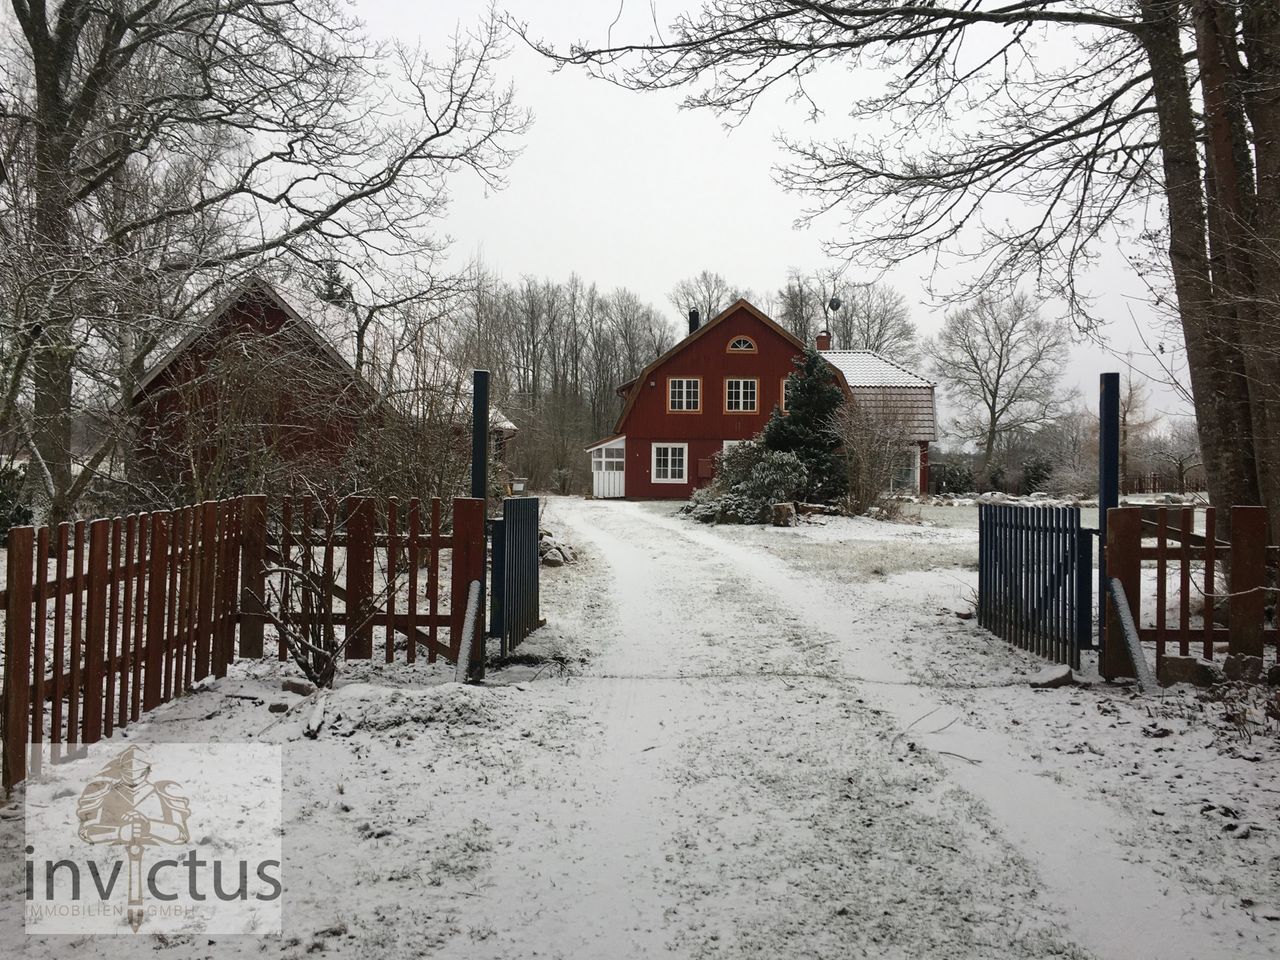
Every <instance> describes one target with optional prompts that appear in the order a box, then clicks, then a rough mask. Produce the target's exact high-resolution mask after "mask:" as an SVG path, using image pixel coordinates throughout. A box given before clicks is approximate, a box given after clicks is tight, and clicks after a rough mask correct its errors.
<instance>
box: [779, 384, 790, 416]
mask: <svg viewBox="0 0 1280 960" xmlns="http://www.w3.org/2000/svg"><path fill="white" fill-rule="evenodd" d="M790 379H791V378H790V377H783V378H782V389H781V392H780V393H779V396H780V397H782V402H781V403H780V404H779V406H780V407H781V408H782V412H783V413H788V412H789V411H790V410H791V401H790V400H789V399H788V398H787V381H788V380H790Z"/></svg>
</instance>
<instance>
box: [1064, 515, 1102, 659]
mask: <svg viewBox="0 0 1280 960" xmlns="http://www.w3.org/2000/svg"><path fill="white" fill-rule="evenodd" d="M1076 550H1077V551H1078V554H1079V558H1078V559H1077V561H1076V622H1075V651H1074V653H1073V656H1072V664H1071V665H1072V666H1073V667H1075V668H1077V669H1078V668H1079V666H1080V651H1081V650H1087V649H1089V648H1090V647H1092V646H1093V616H1092V614H1093V597H1092V596H1091V594H1092V587H1093V531H1092V530H1082V529H1077V530H1076ZM1104 572H1105V571H1104ZM1105 596H1106V594H1100V595H1099V601H1100V603H1099V606H1101V600H1102V598H1103V597H1105ZM1098 630H1099V631H1101V630H1102V622H1101V621H1099V623H1098Z"/></svg>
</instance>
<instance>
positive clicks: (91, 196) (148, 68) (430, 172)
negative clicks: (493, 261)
mask: <svg viewBox="0 0 1280 960" xmlns="http://www.w3.org/2000/svg"><path fill="white" fill-rule="evenodd" d="M10 2H11V5H12V8H13V10H14V13H15V14H16V19H17V26H18V29H16V30H13V31H6V32H5V33H4V34H3V35H2V36H0V88H2V89H3V90H4V91H5V94H4V99H3V101H0V145H3V146H0V150H3V151H4V152H3V156H4V165H3V168H0V185H3V186H4V188H5V191H4V195H3V199H2V200H0V236H4V237H5V238H6V239H8V238H10V237H18V238H20V239H22V240H23V242H24V247H25V249H24V256H23V257H21V258H20V259H18V260H14V259H9V260H7V261H6V262H5V267H6V269H7V270H14V271H16V276H14V277H11V278H9V280H8V282H7V283H6V286H7V287H8V288H9V289H10V290H13V291H17V293H16V295H13V294H11V295H10V296H9V298H8V305H9V307H10V310H11V313H10V320H9V322H10V323H11V325H12V328H13V331H14V334H15V343H14V347H13V349H11V350H10V351H9V352H8V354H7V356H6V358H5V360H6V363H7V365H8V368H7V369H6V370H5V371H4V372H5V376H6V385H7V386H8V387H9V388H10V390H9V394H10V395H11V396H12V397H14V398H16V397H17V396H18V394H19V393H21V392H22V391H24V390H25V391H27V392H29V394H30V398H31V403H30V409H31V411H32V416H31V424H30V431H29V432H30V447H31V450H32V454H33V459H34V460H36V461H37V462H38V463H40V464H41V465H42V468H43V475H44V477H45V479H46V483H45V487H46V493H47V495H48V500H49V514H50V516H52V517H54V518H55V519H60V518H62V517H65V516H66V515H67V514H68V512H69V511H70V509H71V507H72V505H73V501H74V492H75V491H74V488H73V484H72V461H71V423H72V420H73V419H74V416H75V413H76V410H77V407H78V405H79V400H80V397H79V395H78V394H79V391H80V389H81V388H80V384H79V382H78V373H79V370H80V368H81V367H82V366H83V363H82V361H83V360H84V359H85V357H86V354H85V349H84V347H85V344H86V343H87V342H88V340H89V337H90V333H91V332H92V331H93V330H94V329H97V328H100V327H102V326H106V325H113V324H117V323H119V322H121V321H123V320H126V319H128V318H129V317H131V316H132V312H131V311H132V307H133V302H132V301H131V300H130V299H128V298H124V297H120V296H108V297H106V298H104V297H103V291H104V289H105V290H107V291H108V292H112V291H115V290H118V289H129V283H128V282H126V281H130V280H132V279H133V278H146V277H152V278H155V279H156V280H157V281H158V285H159V287H160V288H162V290H163V291H164V294H165V295H164V296H163V297H160V298H153V299H152V300H151V302H150V304H149V306H150V309H149V310H148V313H149V314H150V315H151V316H154V317H155V318H156V321H157V323H156V326H158V327H159V328H160V331H161V334H160V336H159V337H158V338H157V342H161V341H163V340H165V339H166V338H168V339H172V333H171V331H172V330H173V327H174V326H175V319H178V320H180V319H181V317H182V316H184V315H185V314H186V313H187V312H189V310H190V308H191V305H192V304H195V303H199V302H200V301H201V300H202V299H203V298H204V297H205V294H206V293H207V292H208V291H209V290H210V289H211V288H212V287H214V286H217V285H218V284H220V283H221V282H223V280H224V279H225V277H224V274H225V273H226V272H227V271H228V270H236V269H246V268H251V267H253V266H254V265H257V264H259V263H260V262H261V261H262V260H263V259H264V258H267V257H277V258H280V257H284V258H290V259H292V260H294V261H295V262H297V263H304V264H319V263H323V262H328V261H333V260H354V259H358V258H359V257H360V256H362V255H364V254H367V253H368V252H369V251H372V250H376V251H377V259H378V260H379V262H387V261H388V260H393V259H397V258H407V259H415V258H426V259H431V258H432V257H434V256H435V255H436V254H437V253H438V252H439V249H440V244H439V241H438V240H436V239H435V238H434V237H433V236H432V235H431V233H430V229H429V228H430V225H431V223H432V222H433V221H434V220H435V218H437V217H438V216H439V215H440V213H441V212H442V210H443V207H444V204H445V202H446V201H447V198H448V183H449V180H450V178H451V177H452V176H453V175H454V174H455V173H458V172H460V171H469V172H471V173H474V174H475V175H477V176H479V177H480V178H481V179H482V180H483V181H485V182H486V183H488V184H490V185H495V186H496V185H500V184H501V182H502V174H503V170H504V168H505V166H506V165H507V163H509V161H510V159H511V157H512V144H511V138H512V137H513V136H515V135H518V134H519V133H520V132H522V131H523V129H524V128H525V125H526V123H527V117H526V116H525V114H523V113H522V112H520V111H519V110H518V109H517V108H516V107H515V103H514V97H513V94H512V91H511V90H510V89H509V88H504V87H503V86H501V85H500V84H499V83H498V82H497V79H496V76H495V72H494V71H495V65H496V63H497V61H498V60H499V59H500V58H501V57H502V55H503V48H502V44H501V42H500V27H499V24H498V22H497V20H496V18H495V17H494V16H492V15H491V16H489V17H488V18H487V19H486V20H484V21H482V22H481V24H480V25H479V27H478V28H477V29H476V30H474V31H472V32H464V31H459V32H458V34H457V35H455V36H454V37H453V38H452V41H451V43H450V48H449V50H448V51H447V52H446V53H445V54H444V56H443V57H441V58H439V59H435V58H432V57H430V56H428V55H426V54H425V53H423V52H421V51H417V50H413V49H409V48H405V47H379V46H377V45H374V44H371V43H369V42H367V41H365V40H364V39H363V36H362V32H361V29H360V25H359V24H358V23H357V22H355V21H353V20H352V19H351V17H350V16H349V15H348V14H347V12H346V10H345V8H344V7H343V6H342V5H341V4H339V3H337V2H336V0H121V2H118V3H113V4H109V5H101V4H94V3H90V2H88V0H63V2H61V3H60V4H58V5H57V7H56V8H54V7H50V6H47V5H46V4H45V3H43V2H39V3H37V2H32V0H10ZM175 180H176V181H179V182H182V183H185V184H187V185H188V189H186V190H185V192H184V191H177V190H166V189H159V188H160V187H161V186H163V185H164V184H166V183H169V182H171V181H175ZM113 190H116V191H122V192H123V196H122V197H116V198H115V200H114V202H112V203H105V202H104V201H105V200H106V199H107V198H108V195H109V193H110V192H111V191H113ZM108 211H109V213H110V216H108V215H107V212H108ZM157 238H159V240H161V241H162V242H157ZM135 286H136V284H135ZM175 291H177V292H180V294H181V295H180V296H177V297H175ZM135 299H136V298H135ZM175 299H176V300H177V301H178V303H177V305H176V307H175V304H174V300H175ZM104 303H105V304H107V305H110V306H112V307H113V309H114V305H115V304H116V303H120V304H122V305H123V306H125V307H127V308H129V309H127V310H126V311H124V312H123V313H122V312H120V311H116V312H114V313H112V312H108V311H104V310H103V309H102V307H103V305H104ZM149 339H150V337H149V335H148V331H145V330H144V332H143V335H142V336H140V337H137V338H134V344H135V346H138V345H142V346H146V344H147V341H148V340H149ZM153 346H154V344H153ZM146 355H147V351H146V350H143V351H142V353H141V356H142V357H144V358H145V356H146ZM129 363H130V364H131V365H134V366H136V365H137V363H138V360H137V358H136V357H134V358H130V360H129ZM14 384H17V385H18V388H17V389H16V390H14V389H12V386H13V385H14ZM14 409H16V406H15V404H13V403H12V402H10V403H9V405H8V408H7V409H6V410H0V416H3V417H6V418H7V417H8V416H10V415H11V412H12V411H13V410H14Z"/></svg>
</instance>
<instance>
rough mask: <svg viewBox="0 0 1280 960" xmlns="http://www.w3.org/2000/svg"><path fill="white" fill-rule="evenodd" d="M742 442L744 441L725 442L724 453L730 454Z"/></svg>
mask: <svg viewBox="0 0 1280 960" xmlns="http://www.w3.org/2000/svg"><path fill="white" fill-rule="evenodd" d="M742 442H743V441H741V440H726V441H724V446H723V447H722V448H721V449H722V450H723V452H725V453H728V452H729V451H730V450H732V449H733V448H734V447H736V446H737V445H738V444H740V443H742Z"/></svg>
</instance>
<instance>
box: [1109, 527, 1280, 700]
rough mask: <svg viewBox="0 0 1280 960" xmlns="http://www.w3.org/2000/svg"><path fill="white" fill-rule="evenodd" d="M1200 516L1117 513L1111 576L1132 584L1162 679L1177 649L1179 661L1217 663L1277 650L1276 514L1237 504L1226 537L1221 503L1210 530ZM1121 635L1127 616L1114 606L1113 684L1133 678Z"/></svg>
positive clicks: (1136, 613)
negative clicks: (1269, 617) (1271, 614)
mask: <svg viewBox="0 0 1280 960" xmlns="http://www.w3.org/2000/svg"><path fill="white" fill-rule="evenodd" d="M1195 520H1196V511H1195V510H1194V509H1192V508H1191V507H1182V508H1178V507H1160V508H1157V509H1155V510H1153V509H1152V508H1149V507H1148V508H1141V507H1118V508H1113V509H1112V510H1110V511H1109V512H1108V520H1107V576H1108V577H1109V578H1110V577H1115V578H1118V579H1119V580H1120V583H1121V584H1122V585H1123V587H1124V593H1125V595H1126V596H1127V597H1128V598H1129V604H1130V612H1131V614H1132V616H1133V619H1134V622H1135V623H1136V624H1137V627H1138V637H1139V639H1140V640H1141V641H1143V642H1144V643H1154V645H1155V661H1156V675H1157V676H1160V671H1161V665H1162V664H1163V662H1164V659H1165V657H1166V656H1168V655H1169V654H1170V648H1171V647H1174V646H1175V645H1176V651H1175V652H1176V654H1177V655H1178V656H1183V657H1185V656H1190V655H1192V654H1195V655H1197V656H1199V657H1201V658H1203V659H1205V660H1213V659H1214V658H1215V656H1217V654H1218V653H1219V652H1220V651H1221V648H1222V647H1224V646H1225V647H1226V650H1227V652H1228V653H1236V654H1243V655H1246V656H1255V657H1262V656H1263V654H1264V649H1265V647H1266V646H1274V645H1275V644H1276V639H1277V630H1276V627H1275V626H1274V625H1271V626H1268V625H1267V623H1266V609H1267V606H1268V602H1267V598H1268V594H1269V593H1270V595H1271V596H1272V597H1274V595H1275V589H1276V587H1275V585H1276V581H1277V576H1278V575H1280V569H1278V568H1280V551H1277V549H1276V547H1275V546H1268V544H1267V510H1266V508H1265V507H1232V508H1231V514H1230V520H1231V523H1230V535H1229V538H1228V539H1227V540H1225V541H1224V540H1222V539H1220V535H1221V534H1222V524H1221V523H1220V522H1219V517H1218V514H1217V511H1216V510H1215V509H1214V508H1213V507H1209V508H1207V509H1205V510H1204V525H1203V528H1202V530H1199V531H1197V530H1196V523H1195ZM1152 541H1154V542H1152ZM1144 568H1145V570H1146V573H1147V576H1145V577H1144ZM1268 571H1270V572H1268ZM1152 574H1153V576H1152ZM1144 580H1153V581H1154V582H1152V583H1150V584H1148V583H1145V582H1144ZM1271 605H1272V606H1274V599H1273V600H1272V603H1271ZM1144 614H1146V615H1145V616H1144ZM1197 619H1198V620H1199V621H1200V622H1199V623H1196V624H1193V621H1194V620H1197ZM1219 621H1222V622H1219ZM1119 630H1120V628H1119V624H1118V613H1117V611H1116V610H1115V609H1113V608H1111V607H1110V606H1109V608H1108V620H1107V631H1106V637H1107V642H1106V644H1105V646H1104V649H1103V656H1102V660H1101V665H1100V669H1101V673H1102V675H1103V676H1104V677H1107V678H1112V677H1127V676H1132V675H1133V664H1131V663H1130V661H1129V657H1128V654H1127V653H1126V651H1125V648H1124V646H1123V644H1122V643H1120V642H1119V641H1118V640H1117V641H1116V642H1115V643H1112V642H1111V638H1112V637H1117V638H1118V637H1119V636H1120V632H1119Z"/></svg>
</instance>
